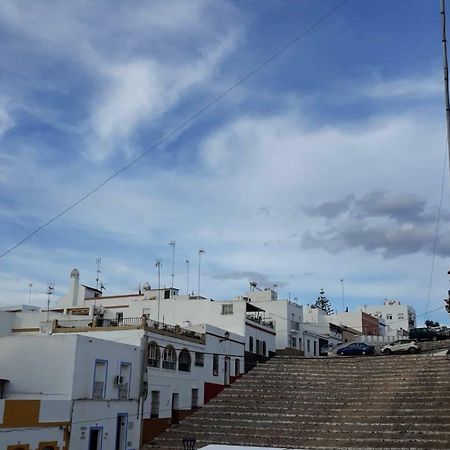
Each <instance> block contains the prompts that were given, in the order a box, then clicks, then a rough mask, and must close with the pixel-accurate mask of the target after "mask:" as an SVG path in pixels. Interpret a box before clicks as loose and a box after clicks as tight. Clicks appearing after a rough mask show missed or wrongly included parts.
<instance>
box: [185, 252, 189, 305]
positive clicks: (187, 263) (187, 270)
mask: <svg viewBox="0 0 450 450" xmlns="http://www.w3.org/2000/svg"><path fill="white" fill-rule="evenodd" d="M186 295H187V297H188V299H189V259H186Z"/></svg>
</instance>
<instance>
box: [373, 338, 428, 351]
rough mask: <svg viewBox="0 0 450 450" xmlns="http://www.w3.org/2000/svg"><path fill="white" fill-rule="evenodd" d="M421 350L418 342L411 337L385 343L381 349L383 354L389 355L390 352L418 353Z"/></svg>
mask: <svg viewBox="0 0 450 450" xmlns="http://www.w3.org/2000/svg"><path fill="white" fill-rule="evenodd" d="M421 350H422V348H421V346H420V344H419V343H417V342H416V341H414V340H412V339H400V340H398V341H394V342H391V343H390V344H389V345H385V346H384V347H383V348H382V349H381V353H383V355H390V354H391V353H419V352H420V351H421Z"/></svg>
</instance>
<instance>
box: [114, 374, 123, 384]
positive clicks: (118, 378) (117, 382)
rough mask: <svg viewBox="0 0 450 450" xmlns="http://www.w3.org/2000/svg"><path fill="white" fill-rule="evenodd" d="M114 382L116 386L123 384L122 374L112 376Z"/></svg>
mask: <svg viewBox="0 0 450 450" xmlns="http://www.w3.org/2000/svg"><path fill="white" fill-rule="evenodd" d="M114 384H115V385H117V386H122V385H123V376H121V375H116V377H115V378H114Z"/></svg>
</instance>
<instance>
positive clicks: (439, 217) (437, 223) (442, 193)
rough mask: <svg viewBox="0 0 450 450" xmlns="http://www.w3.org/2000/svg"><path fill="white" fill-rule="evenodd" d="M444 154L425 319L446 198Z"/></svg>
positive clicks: (445, 159)
mask: <svg viewBox="0 0 450 450" xmlns="http://www.w3.org/2000/svg"><path fill="white" fill-rule="evenodd" d="M444 153H445V156H444V169H443V171H442V183H441V198H440V199H439V209H438V215H437V219H436V229H435V234H434V244H433V257H432V258H431V270H430V283H429V285H428V294H427V307H426V310H425V319H426V318H427V314H428V308H429V307H430V298H431V287H432V285H433V274H434V261H435V259H436V250H437V242H438V236H439V224H440V221H441V209H442V199H443V196H444V186H445V174H446V172H447V149H445V152H444Z"/></svg>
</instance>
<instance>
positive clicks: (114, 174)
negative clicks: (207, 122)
mask: <svg viewBox="0 0 450 450" xmlns="http://www.w3.org/2000/svg"><path fill="white" fill-rule="evenodd" d="M346 2H347V0H343V1H342V2H341V3H339V4H338V5H337V6H335V7H334V8H332V9H331V10H330V11H328V12H327V13H326V14H324V15H323V16H322V17H320V18H319V19H318V20H317V21H316V22H314V23H313V24H312V25H311V26H310V27H308V28H307V29H306V30H305V31H303V32H302V33H300V34H299V35H298V36H297V37H295V38H294V39H292V40H291V41H290V42H289V43H287V44H286V45H285V46H284V47H282V48H281V49H279V50H277V51H276V52H275V53H274V54H273V55H272V56H270V57H269V58H267V59H266V60H265V61H263V62H262V63H261V64H259V65H258V66H256V67H255V68H254V69H253V70H252V71H250V72H249V73H248V74H247V75H245V76H244V77H243V78H241V79H240V80H239V81H237V82H236V83H234V84H233V85H231V86H230V87H229V88H228V89H226V90H225V91H224V92H222V94H220V95H219V96H217V97H216V98H215V99H214V100H212V101H211V102H209V103H207V104H206V105H205V106H203V107H202V108H201V109H200V110H198V111H197V112H196V113H195V114H194V115H192V116H191V117H190V118H188V119H187V120H186V121H184V122H183V123H182V124H181V125H179V126H178V127H176V128H174V129H173V130H172V131H171V132H169V133H168V134H166V135H165V136H164V137H163V138H162V139H160V140H159V141H158V142H157V143H156V144H154V145H153V146H152V147H150V148H149V149H148V150H146V151H145V152H143V153H141V154H140V155H139V156H138V157H137V158H135V159H133V160H132V161H131V162H130V163H128V164H126V165H125V166H123V167H122V168H120V169H119V170H117V171H115V172H114V173H112V174H111V175H110V176H109V177H107V178H105V179H104V180H103V181H102V182H101V183H99V184H98V185H97V186H95V187H94V188H92V189H91V190H90V191H88V192H87V193H86V194H84V195H83V196H82V197H81V198H80V199H78V200H77V201H76V202H74V203H72V204H71V205H70V206H68V207H67V208H65V209H63V210H62V211H60V212H59V213H58V214H56V215H55V216H53V217H52V218H51V219H49V220H48V221H47V222H45V223H44V224H42V225H41V226H39V227H38V228H36V229H35V230H34V231H32V232H31V233H29V234H28V235H26V236H25V237H24V238H23V239H22V240H21V241H19V242H17V243H16V244H15V245H13V246H12V247H10V248H9V249H7V250H5V251H4V252H3V253H1V254H0V258H3V257H4V256H6V255H8V254H9V253H11V252H12V251H14V250H15V249H16V248H17V247H20V246H21V245H22V244H24V243H25V242H27V241H28V240H29V239H31V238H32V237H33V236H34V235H36V234H37V233H39V232H40V231H41V230H43V229H44V228H46V227H48V226H49V225H50V224H52V223H53V222H55V221H56V220H58V219H59V218H60V217H62V216H63V215H64V214H66V213H68V212H69V211H71V210H72V209H73V208H75V207H76V206H78V205H79V204H80V203H82V202H83V201H84V200H86V199H87V198H89V197H91V196H92V195H93V194H95V193H96V192H97V191H99V190H100V189H101V188H102V187H103V186H104V185H105V184H107V183H109V182H110V181H111V180H112V179H113V178H115V177H117V176H118V175H120V174H121V173H123V172H125V171H126V170H128V169H129V168H130V167H132V166H134V165H135V164H136V163H137V162H138V161H140V160H141V159H142V158H144V157H145V156H147V155H148V154H149V153H150V152H151V151H153V150H155V149H156V148H158V147H159V146H160V145H161V144H163V143H164V142H166V141H168V140H169V139H170V138H171V137H172V136H174V135H175V134H177V133H178V132H179V131H181V130H183V129H184V128H186V127H187V126H188V125H189V124H190V123H191V122H193V121H194V120H195V119H197V117H199V116H200V115H202V114H203V113H204V112H205V111H207V110H209V109H210V108H212V107H213V106H214V105H215V104H216V103H219V102H220V101H221V100H222V99H223V98H224V97H226V96H227V95H228V94H229V93H230V92H231V91H233V90H235V89H236V88H237V87H239V86H240V85H241V84H243V83H245V82H246V81H247V80H248V79H249V78H251V77H252V76H253V75H255V74H256V73H257V72H259V71H260V70H261V69H263V68H264V67H265V66H267V65H269V64H270V63H271V62H273V61H274V60H275V59H277V58H278V57H279V56H281V55H282V54H283V53H284V52H285V51H287V50H288V49H289V48H290V47H292V46H293V45H295V44H296V43H297V42H298V41H299V40H301V39H302V38H303V37H305V36H306V35H307V34H309V33H310V32H311V31H313V30H314V29H315V28H317V27H318V26H319V25H320V24H321V23H322V22H324V21H325V20H326V19H328V18H329V17H330V16H332V15H333V14H334V13H335V12H336V11H337V10H338V9H340V8H341V7H342V6H344V4H345V3H346Z"/></svg>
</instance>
